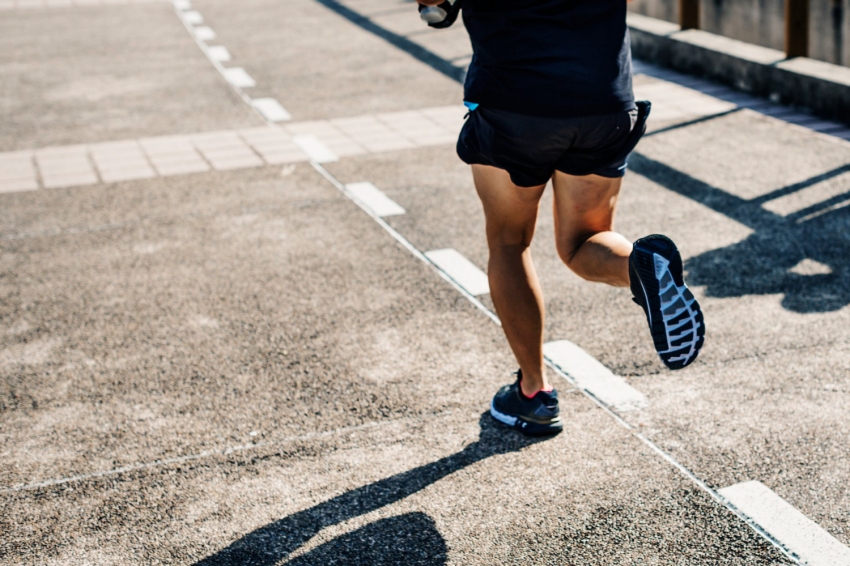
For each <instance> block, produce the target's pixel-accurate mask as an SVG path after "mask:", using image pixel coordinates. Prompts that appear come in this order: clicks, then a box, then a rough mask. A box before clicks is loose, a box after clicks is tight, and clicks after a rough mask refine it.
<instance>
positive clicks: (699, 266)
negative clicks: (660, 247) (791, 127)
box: [629, 153, 850, 313]
mask: <svg viewBox="0 0 850 566" xmlns="http://www.w3.org/2000/svg"><path fill="white" fill-rule="evenodd" d="M629 167H630V168H631V169H632V170H633V171H635V172H636V173H638V174H640V175H643V176H644V177H646V178H648V179H650V180H652V181H654V182H656V183H658V184H659V185H661V186H663V187H665V188H667V189H669V190H671V191H673V192H676V193H678V194H680V195H682V196H685V197H688V198H690V199H692V200H695V201H696V202H699V203H700V204H703V205H705V206H707V207H709V208H711V209H712V210H715V211H717V212H720V213H721V214H724V215H726V216H728V217H729V218H732V219H733V220H736V221H738V222H741V223H742V224H745V225H747V226H749V227H750V228H752V229H753V230H755V232H754V233H753V234H752V235H750V236H749V237H748V238H747V239H745V240H743V241H741V242H738V243H736V244H733V245H731V246H727V247H725V248H720V249H716V250H711V251H708V252H705V253H703V254H701V255H698V256H695V257H692V258H690V259H688V260H687V261H686V262H685V269H686V270H687V271H688V282H689V283H690V284H691V285H704V286H705V287H706V294H707V295H708V296H711V297H741V296H744V295H767V294H783V295H784V298H783V300H782V306H783V307H784V308H786V309H788V310H790V311H793V312H799V313H811V312H830V311H835V310H838V309H840V308H842V307H844V306H846V305H847V304H850V206H846V205H848V204H850V190H848V191H847V192H845V193H843V194H840V195H837V196H835V197H832V198H830V199H828V200H825V201H823V202H820V203H817V204H815V205H813V206H810V207H807V208H805V209H803V210H800V211H797V212H795V213H792V214H790V215H788V216H780V215H778V214H775V213H773V212H771V211H769V210H767V209H765V208H762V204H764V203H765V202H768V201H770V200H772V199H775V198H779V197H781V196H785V195H789V194H793V193H795V192H797V191H801V190H803V189H805V188H807V187H810V186H812V185H815V184H817V183H820V182H823V181H826V180H828V179H831V178H834V177H837V176H838V175H841V174H843V173H846V172H848V171H850V165H845V166H843V167H838V168H836V169H834V170H832V171H828V172H826V173H823V174H821V175H817V176H816V177H812V178H811V179H808V180H806V181H803V182H800V183H795V184H793V185H789V186H787V187H782V188H780V189H777V190H776V191H773V192H772V193H770V194H768V195H763V196H761V197H757V198H755V199H751V200H745V199H742V198H740V197H737V196H735V195H732V194H730V193H727V192H725V191H723V190H721V189H718V188H716V187H712V186H711V185H708V184H707V183H704V182H702V181H700V180H698V179H694V178H693V177H691V176H690V175H687V174H685V173H682V172H681V171H677V170H675V169H673V168H671V167H669V166H668V165H665V164H663V163H660V162H658V161H654V160H652V159H649V158H647V157H644V156H642V155H640V154H637V153H635V154H633V155H632V157H631V159H630V161H629ZM803 260H810V262H809V267H808V269H807V268H806V267H805V266H803V265H802V264H800V262H802V261H803ZM815 262H816V263H815ZM798 264H800V265H801V267H802V269H799V270H798V269H794V268H795V267H797V266H798Z"/></svg>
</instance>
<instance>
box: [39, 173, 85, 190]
mask: <svg viewBox="0 0 850 566" xmlns="http://www.w3.org/2000/svg"><path fill="white" fill-rule="evenodd" d="M41 179H42V182H43V183H44V188H46V189H61V188H65V187H79V186H83V185H94V184H96V183H97V182H98V179H97V175H95V173H94V171H91V172H89V173H83V172H79V173H74V172H67V173H61V174H55V175H45V174H43V173H42V175H41Z"/></svg>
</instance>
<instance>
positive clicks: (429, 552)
mask: <svg viewBox="0 0 850 566" xmlns="http://www.w3.org/2000/svg"><path fill="white" fill-rule="evenodd" d="M447 552H448V549H447V548H446V543H445V541H444V540H443V537H442V536H441V535H440V533H439V532H438V531H437V527H436V525H435V524H434V520H433V519H431V517H429V516H428V515H426V514H424V513H407V514H404V515H398V516H396V517H390V518H388V519H381V520H380V521H375V522H374V523H370V524H368V525H366V526H365V527H362V528H360V529H357V530H356V531H354V532H351V533H347V534H344V535H342V536H340V537H337V538H335V539H334V540H332V541H329V542H326V543H325V544H323V545H321V546H320V547H318V548H316V549H314V550H311V551H310V552H307V553H305V554H302V555H301V556H299V557H298V558H295V559H293V560H290V561H289V562H287V563H286V564H287V565H288V566H325V565H329V564H346V565H351V566H355V565H358V566H359V565H364V566H397V565H398V564H404V565H406V566H413V565H415V566H438V565H440V564H446V560H447V558H448V557H447Z"/></svg>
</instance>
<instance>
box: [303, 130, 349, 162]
mask: <svg viewBox="0 0 850 566" xmlns="http://www.w3.org/2000/svg"><path fill="white" fill-rule="evenodd" d="M292 141H293V142H295V145H297V146H298V149H300V150H301V151H303V152H304V153H306V154H307V155H308V156H309V157H310V159H311V160H313V161H315V162H316V163H333V162H334V161H339V157H337V155H336V154H335V153H334V152H332V151H331V150H330V149H329V148H328V146H326V145H325V144H323V143H322V142H321V141H320V140H319V138H317V137H316V136H295V137H294V138H292Z"/></svg>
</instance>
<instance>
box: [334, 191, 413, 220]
mask: <svg viewBox="0 0 850 566" xmlns="http://www.w3.org/2000/svg"><path fill="white" fill-rule="evenodd" d="M345 188H346V189H348V191H349V192H350V193H351V194H352V195H354V197H355V198H356V199H357V200H359V201H360V202H361V203H363V204H364V205H366V206H367V207H369V209H370V210H371V211H372V212H374V213H375V215H376V216H381V217H384V216H398V215H399V214H404V209H403V208H402V207H401V206H399V205H398V203H396V202H395V201H394V200H392V199H391V198H390V197H388V196H387V195H385V194H384V193H383V192H382V191H381V190H380V189H379V188H378V187H376V186H375V185H373V184H372V183H350V184H348V185H346V186H345Z"/></svg>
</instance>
